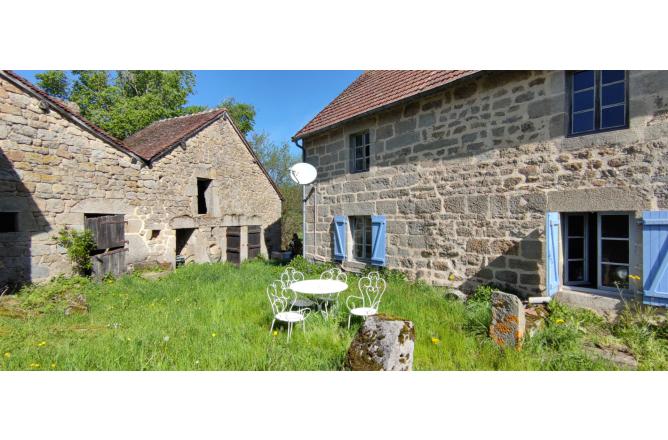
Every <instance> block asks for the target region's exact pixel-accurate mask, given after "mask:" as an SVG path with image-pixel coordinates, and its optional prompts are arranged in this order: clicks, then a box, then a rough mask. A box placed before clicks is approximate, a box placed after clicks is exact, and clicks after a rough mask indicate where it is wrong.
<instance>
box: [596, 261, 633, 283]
mask: <svg viewBox="0 0 668 440" xmlns="http://www.w3.org/2000/svg"><path fill="white" fill-rule="evenodd" d="M628 278H629V268H628V267H626V266H618V265H615V264H601V284H603V285H604V286H607V287H615V281H616V282H618V283H620V284H621V286H622V287H628Z"/></svg>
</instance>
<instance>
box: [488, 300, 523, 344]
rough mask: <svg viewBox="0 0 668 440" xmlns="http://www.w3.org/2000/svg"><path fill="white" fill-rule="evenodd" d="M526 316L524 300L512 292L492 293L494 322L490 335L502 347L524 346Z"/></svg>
mask: <svg viewBox="0 0 668 440" xmlns="http://www.w3.org/2000/svg"><path fill="white" fill-rule="evenodd" d="M525 325H526V318H525V316H524V305H523V304H522V301H520V299H519V298H518V297H517V296H515V295H512V294H510V293H505V292H501V291H498V290H497V291H495V292H493V293H492V324H491V325H490V328H489V336H490V337H491V338H492V339H493V340H494V342H496V343H497V344H498V345H499V346H501V347H504V348H505V347H513V348H516V349H519V348H521V347H522V340H523V339H524V330H525Z"/></svg>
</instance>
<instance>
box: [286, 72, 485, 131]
mask: <svg viewBox="0 0 668 440" xmlns="http://www.w3.org/2000/svg"><path fill="white" fill-rule="evenodd" d="M473 73H476V71H474V70H369V71H366V72H364V73H363V74H362V75H360V76H359V77H358V78H357V79H356V80H355V81H353V83H352V84H350V85H349V86H348V88H346V89H345V90H344V91H343V92H342V93H341V94H340V95H339V96H337V97H336V98H334V100H333V101H332V102H330V103H329V105H327V107H325V108H324V109H322V111H320V113H318V114H317V115H316V117H315V118H313V119H312V120H311V121H310V122H309V123H308V124H306V125H305V126H304V128H302V129H301V130H299V131H298V132H297V134H295V135H294V136H293V139H299V138H303V137H304V136H306V135H310V134H314V133H316V132H319V131H322V130H324V129H325V128H328V127H331V126H332V125H335V124H339V123H341V122H344V121H347V120H349V119H352V118H354V117H356V116H361V115H365V114H368V113H371V112H373V111H377V110H379V109H381V108H384V107H386V106H388V105H390V104H394V103H397V102H399V101H402V100H404V99H407V98H410V97H415V96H417V95H421V94H423V93H425V92H428V91H431V90H433V89H436V88H439V87H441V86H444V85H445V84H448V83H451V82H453V81H456V80H458V79H461V78H464V77H467V76H469V75H472V74H473Z"/></svg>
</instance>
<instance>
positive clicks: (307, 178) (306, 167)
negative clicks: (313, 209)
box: [290, 162, 318, 185]
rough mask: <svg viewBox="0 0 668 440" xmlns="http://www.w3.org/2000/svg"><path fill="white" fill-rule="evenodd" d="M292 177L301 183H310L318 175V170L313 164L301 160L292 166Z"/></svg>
mask: <svg viewBox="0 0 668 440" xmlns="http://www.w3.org/2000/svg"><path fill="white" fill-rule="evenodd" d="M290 177H291V178H292V180H294V181H295V182H297V183H298V184H300V185H308V184H309V183H312V182H313V181H314V180H315V178H316V177H318V171H317V170H316V169H315V167H314V166H313V165H311V164H308V163H305V162H300V163H296V164H294V165H292V166H291V167H290Z"/></svg>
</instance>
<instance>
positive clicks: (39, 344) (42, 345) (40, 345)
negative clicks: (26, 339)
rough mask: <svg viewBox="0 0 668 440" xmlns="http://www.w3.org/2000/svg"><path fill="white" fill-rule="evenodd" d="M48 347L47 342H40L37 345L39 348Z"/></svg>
mask: <svg viewBox="0 0 668 440" xmlns="http://www.w3.org/2000/svg"><path fill="white" fill-rule="evenodd" d="M45 345H46V341H42V342H39V343H38V344H37V346H38V347H44V346H45Z"/></svg>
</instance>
